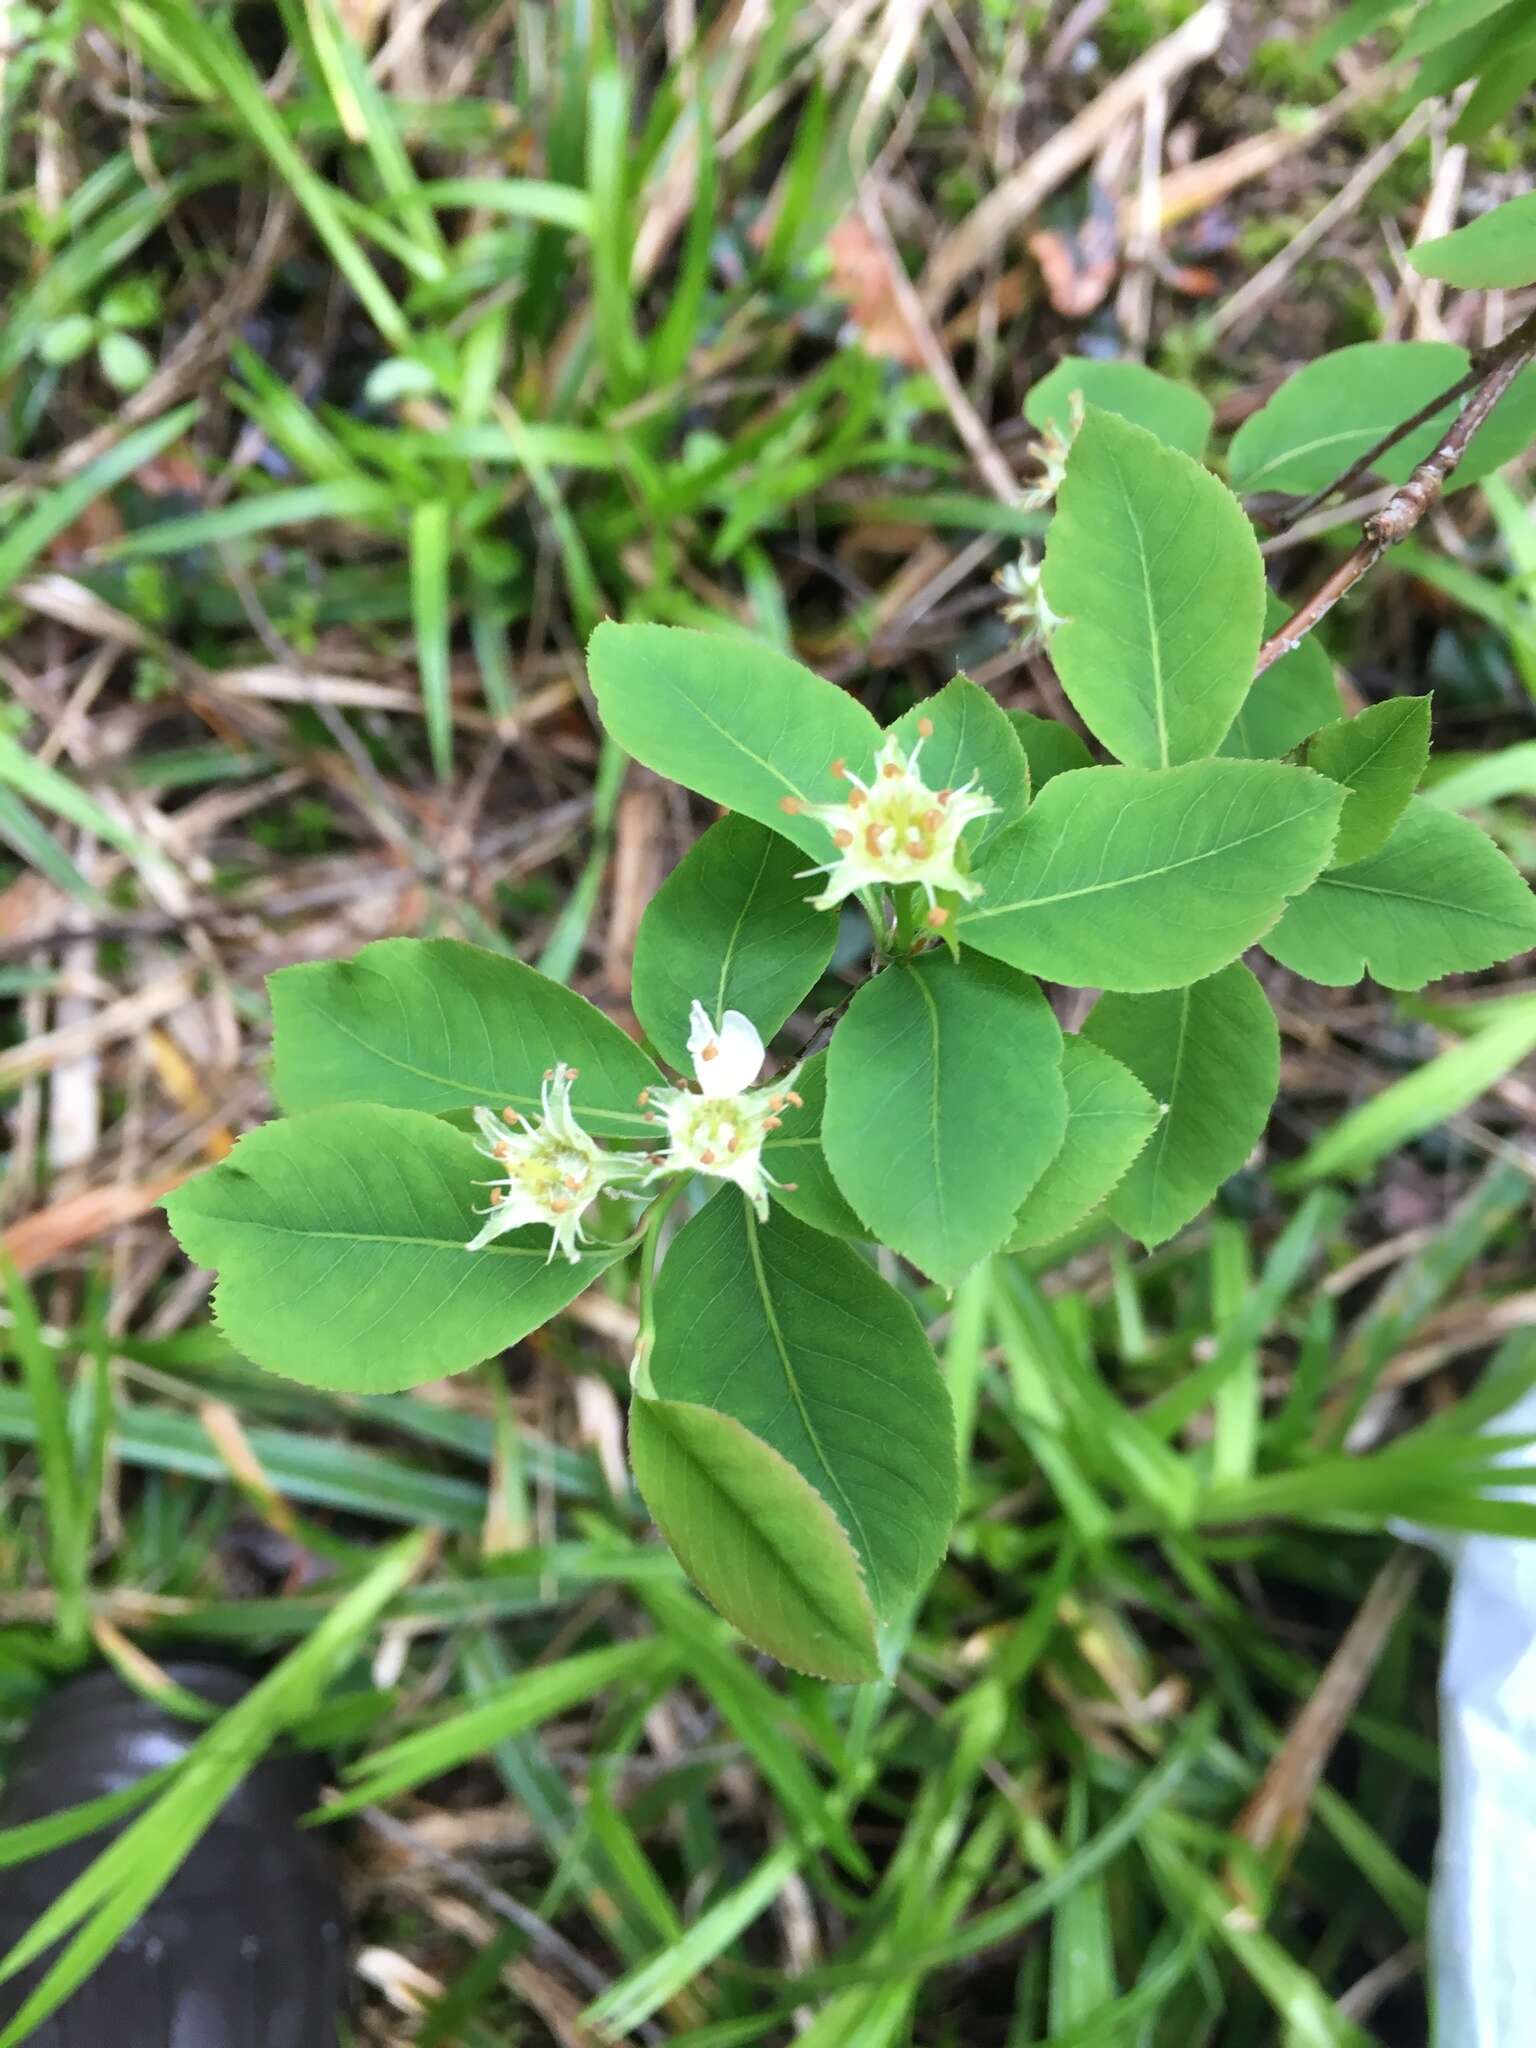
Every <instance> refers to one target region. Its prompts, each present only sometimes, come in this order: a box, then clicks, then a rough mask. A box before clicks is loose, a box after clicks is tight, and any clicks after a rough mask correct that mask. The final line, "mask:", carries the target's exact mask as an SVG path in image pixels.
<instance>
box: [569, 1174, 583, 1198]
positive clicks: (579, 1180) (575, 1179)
mask: <svg viewBox="0 0 1536 2048" xmlns="http://www.w3.org/2000/svg"><path fill="white" fill-rule="evenodd" d="M565 1184H566V1186H567V1187H568V1188H569V1189H570V1191H571V1193H572V1194H573V1195H579V1194H580V1193H581V1191H582V1189H583V1188H584V1187H585V1186H586V1178H585V1176H584V1175H583V1174H579V1173H568V1174H567V1175H566V1176H565Z"/></svg>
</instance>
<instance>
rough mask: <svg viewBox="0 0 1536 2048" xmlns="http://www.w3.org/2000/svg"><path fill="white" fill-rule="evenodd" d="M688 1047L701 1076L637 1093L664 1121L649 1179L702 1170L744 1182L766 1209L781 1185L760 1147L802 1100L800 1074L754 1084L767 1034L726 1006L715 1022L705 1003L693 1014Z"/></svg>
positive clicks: (760, 1209)
mask: <svg viewBox="0 0 1536 2048" xmlns="http://www.w3.org/2000/svg"><path fill="white" fill-rule="evenodd" d="M688 1027H689V1028H688V1051H689V1053H690V1054H691V1056H692V1059H693V1071H694V1073H695V1074H696V1075H697V1076H698V1082H699V1093H698V1094H697V1095H695V1094H694V1092H693V1090H692V1089H691V1088H647V1089H646V1091H645V1093H644V1094H643V1095H642V1096H641V1098H640V1100H641V1103H642V1104H643V1105H645V1107H646V1115H647V1117H648V1119H649V1120H650V1121H652V1122H661V1123H664V1124H665V1125H666V1127H667V1149H666V1151H665V1152H658V1153H653V1154H652V1155H651V1159H652V1165H651V1174H650V1178H651V1179H653V1180H655V1179H657V1178H659V1177H660V1176H661V1175H662V1174H668V1173H705V1174H709V1175H711V1176H712V1177H713V1178H714V1179H715V1180H728V1181H732V1182H734V1184H735V1185H736V1186H737V1187H739V1188H740V1189H741V1191H742V1193H743V1194H744V1195H745V1196H746V1198H747V1200H748V1201H749V1202H750V1203H751V1204H752V1207H753V1208H754V1209H755V1210H756V1211H757V1216H758V1220H759V1221H760V1222H765V1221H766V1220H767V1216H768V1190H769V1188H771V1187H775V1188H776V1187H778V1186H779V1185H780V1183H779V1182H778V1181H776V1180H775V1179H774V1177H773V1175H772V1174H771V1173H769V1171H768V1169H767V1168H766V1167H765V1166H764V1165H763V1146H764V1144H765V1143H766V1141H767V1138H768V1135H769V1133H770V1132H771V1131H776V1130H777V1129H778V1127H779V1123H780V1121H781V1119H780V1117H779V1115H778V1112H779V1111H780V1110H781V1109H783V1108H784V1106H785V1104H786V1103H791V1104H793V1105H794V1107H795V1108H796V1109H799V1108H800V1107H801V1106H802V1105H801V1101H800V1097H799V1096H798V1095H797V1094H796V1093H795V1087H794V1083H795V1075H796V1074H798V1073H799V1071H800V1070H799V1068H798V1067H797V1068H795V1070H794V1073H791V1074H788V1075H786V1076H785V1078H784V1079H783V1080H782V1081H776V1082H773V1083H772V1084H771V1085H770V1086H769V1087H767V1088H752V1087H751V1085H750V1084H751V1083H752V1082H753V1081H755V1080H756V1079H757V1076H758V1072H759V1069H760V1068H761V1067H762V1064H763V1041H762V1038H761V1036H760V1035H759V1033H758V1030H757V1027H756V1026H755V1025H754V1024H753V1023H752V1021H751V1019H750V1018H748V1017H744V1016H743V1015H742V1013H741V1012H740V1010H727V1011H726V1013H725V1015H724V1016H723V1017H722V1018H721V1019H720V1023H719V1026H718V1027H716V1025H714V1024H713V1023H712V1022H711V1021H710V1016H709V1012H708V1011H707V1010H706V1009H705V1007H704V1005H703V1004H702V1003H699V1002H696V1003H695V1004H694V1005H693V1007H692V1009H691V1010H690V1011H689V1013H688Z"/></svg>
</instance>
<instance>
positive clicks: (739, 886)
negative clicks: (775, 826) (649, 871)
mask: <svg viewBox="0 0 1536 2048" xmlns="http://www.w3.org/2000/svg"><path fill="white" fill-rule="evenodd" d="M804 867H805V856H804V854H802V853H800V852H799V851H798V850H797V849H796V848H795V847H793V846H791V845H790V843H789V841H788V840H787V839H781V838H780V837H779V835H778V834H777V833H776V832H770V831H769V830H768V828H767V826H766V825H759V824H758V823H756V821H755V820H754V819H751V818H737V817H730V818H722V819H721V820H720V821H719V823H718V824H715V825H711V826H710V828H709V830H708V831H707V832H706V833H705V834H704V835H703V837H702V838H701V839H700V840H699V842H698V844H697V845H696V846H694V847H693V848H692V849H691V850H690V851H689V853H688V854H687V855H686V856H685V857H684V858H683V859H682V860H681V861H679V863H678V865H677V866H676V867H675V868H674V869H673V871H672V873H671V874H670V875H669V876H668V877H667V879H666V881H664V882H663V883H662V885H661V887H660V888H659V889H658V890H657V892H656V894H655V896H653V897H652V899H651V901H650V902H649V903H648V904H647V906H646V909H645V914H644V916H643V917H642V918H641V920H640V929H639V931H638V933H637V934H636V936H635V965H634V989H633V999H634V1005H635V1015H636V1016H637V1017H638V1018H639V1019H640V1022H641V1023H642V1024H643V1025H644V1027H645V1030H646V1033H647V1035H648V1036H649V1038H650V1040H651V1043H652V1044H653V1045H654V1046H655V1047H656V1049H657V1051H658V1052H660V1053H661V1055H662V1056H663V1058H665V1059H667V1060H670V1061H671V1063H672V1065H673V1066H674V1067H679V1068H681V1069H682V1070H683V1071H684V1072H685V1073H686V1072H687V1071H688V1067H689V1055H688V1006H689V1004H690V1003H692V1002H694V1001H695V1000H697V1001H699V1002H701V1003H702V1004H703V1005H704V1007H705V1009H706V1010H708V1012H709V1014H710V1015H711V1017H713V1018H714V1020H715V1021H716V1023H718V1022H719V1020H720V1018H721V1016H722V1015H723V1014H724V1013H725V1011H727V1010H740V1011H742V1012H743V1013H744V1014H745V1015H746V1016H748V1017H750V1018H751V1019H752V1022H753V1023H754V1024H755V1025H756V1026H757V1028H758V1030H759V1031H760V1032H761V1033H762V1035H763V1037H764V1039H769V1038H771V1037H772V1036H773V1034H774V1032H776V1031H777V1030H778V1028H779V1026H780V1025H781V1024H782V1023H783V1022H784V1020H785V1018H786V1017H788V1016H789V1015H790V1014H791V1012H792V1011H793V1010H794V1009H795V1007H796V1005H797V1004H798V1003H799V1002H800V1000H801V998H802V997H803V996H804V995H805V994H806V992H807V990H809V989H811V988H814V987H815V985H816V983H817V982H818V981H819V980H820V979H821V977H822V975H823V974H824V973H825V972H826V969H827V963H828V961H829V960H830V959H831V958H832V949H833V947H834V946H835V945H836V943H837V916H836V913H835V912H833V911H830V910H812V908H811V907H810V904H809V903H808V902H807V901H806V896H807V888H808V885H807V883H806V882H805V881H804V880H803V879H800V880H797V879H796V877H797V876H800V875H802V873H803V870H804Z"/></svg>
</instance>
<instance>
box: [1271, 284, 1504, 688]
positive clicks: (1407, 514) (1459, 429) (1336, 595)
mask: <svg viewBox="0 0 1536 2048" xmlns="http://www.w3.org/2000/svg"><path fill="white" fill-rule="evenodd" d="M1490 354H1492V355H1494V356H1496V357H1497V361H1495V362H1493V363H1492V364H1491V365H1490V366H1489V367H1486V368H1484V369H1483V370H1482V371H1481V372H1480V373H1479V374H1480V381H1478V382H1477V383H1476V386H1475V389H1473V391H1472V396H1471V397H1470V399H1468V401H1467V403H1466V405H1465V406H1463V408H1462V410H1461V411H1460V412H1459V413H1458V414H1457V416H1456V418H1455V420H1453V421H1452V423H1451V425H1450V426H1449V427H1447V429H1446V431H1445V433H1444V434H1443V435H1442V436H1441V438H1440V442H1439V444H1438V446H1437V447H1435V448H1434V449H1433V450H1432V451H1431V452H1430V453H1429V454H1428V455H1426V456H1425V458H1424V460H1423V461H1422V462H1421V463H1419V465H1418V466H1417V468H1416V469H1415V470H1414V472H1413V474H1412V476H1410V477H1409V479H1408V481H1407V483H1405V484H1404V485H1403V486H1402V488H1401V489H1400V490H1397V491H1394V492H1393V494H1392V496H1391V497H1390V498H1389V499H1388V500H1387V502H1386V504H1385V505H1383V506H1382V508H1381V510H1380V511H1379V512H1373V513H1372V514H1371V516H1370V518H1369V519H1367V520H1366V522H1365V533H1364V537H1363V538H1362V539H1361V540H1360V541H1359V542H1358V543H1357V545H1356V546H1355V547H1353V548H1352V549H1351V550H1350V552H1349V553H1348V554H1347V555H1346V556H1345V557H1344V559H1343V561H1342V562H1340V564H1339V566H1338V567H1337V568H1336V569H1335V570H1334V571H1333V573H1332V574H1331V575H1330V576H1328V577H1327V578H1326V579H1325V580H1324V581H1323V582H1322V583H1321V584H1320V585H1319V586H1318V588H1317V589H1316V590H1315V591H1313V593H1312V595H1311V596H1310V597H1309V598H1308V599H1307V601H1306V603H1305V604H1303V605H1302V606H1301V607H1300V609H1299V610H1298V611H1297V612H1296V613H1295V614H1294V615H1293V616H1292V617H1291V618H1290V619H1288V620H1287V621H1286V623H1285V624H1284V625H1283V626H1282V627H1281V628H1280V630H1279V632H1278V633H1275V634H1273V635H1272V636H1271V637H1270V638H1269V639H1268V640H1266V641H1265V643H1264V645H1263V646H1262V647H1261V648H1260V649H1259V658H1258V661H1257V663H1256V665H1255V667H1254V676H1255V678H1257V677H1259V676H1261V675H1263V673H1264V671H1265V670H1266V669H1267V668H1270V667H1272V666H1273V665H1274V663H1275V662H1277V661H1279V660H1280V658H1281V656H1282V655H1286V654H1289V653H1290V652H1291V651H1292V649H1293V648H1295V647H1296V646H1297V645H1299V643H1300V642H1301V640H1302V639H1303V638H1304V637H1305V635H1306V634H1308V633H1310V632H1311V630H1312V628H1313V627H1314V626H1315V625H1316V624H1317V623H1318V621H1319V620H1320V619H1322V618H1325V617H1326V616H1327V614H1328V613H1329V612H1330V611H1332V609H1333V607H1334V606H1335V605H1336V604H1337V603H1338V601H1339V599H1340V598H1341V597H1343V596H1345V595H1346V593H1347V592H1349V591H1351V590H1353V588H1354V587H1355V585H1356V584H1357V583H1358V582H1359V581H1360V579H1361V577H1362V576H1364V575H1366V574H1367V573H1368V572H1369V571H1370V570H1371V569H1373V568H1374V567H1375V566H1376V564H1377V563H1378V562H1379V561H1380V560H1381V558H1382V556H1383V555H1384V554H1385V553H1386V551H1387V549H1388V548H1390V547H1395V546H1396V545H1397V543H1398V542H1399V541H1402V540H1406V539H1407V538H1408V536H1409V534H1410V533H1412V532H1413V530H1414V528H1415V527H1416V526H1417V525H1418V524H1419V522H1420V520H1421V519H1423V517H1424V515H1425V513H1426V512H1427V511H1428V510H1429V508H1430V506H1431V505H1433V504H1434V502H1435V500H1436V499H1437V498H1438V497H1439V496H1440V494H1441V492H1442V491H1443V490H1444V489H1445V486H1446V484H1447V483H1448V482H1449V480H1450V478H1451V477H1452V476H1453V475H1454V474H1455V472H1456V469H1457V467H1458V466H1459V464H1460V462H1461V459H1462V457H1463V456H1464V455H1465V454H1466V452H1467V448H1468V446H1469V444H1470V442H1471V440H1472V437H1473V435H1474V434H1475V433H1476V432H1477V430H1478V428H1479V427H1480V426H1481V425H1482V424H1483V422H1484V420H1486V419H1487V417H1488V415H1489V414H1490V413H1491V412H1492V411H1493V408H1494V407H1495V406H1496V405H1497V404H1498V402H1499V400H1500V399H1501V398H1502V397H1503V396H1504V394H1505V392H1506V391H1507V390H1508V389H1509V387H1510V385H1511V384H1513V382H1514V381H1515V379H1516V377H1518V376H1519V374H1520V372H1521V371H1522V370H1523V369H1524V368H1525V366H1526V364H1527V363H1528V362H1530V360H1531V358H1532V356H1536V314H1533V315H1532V317H1531V318H1530V319H1529V320H1526V321H1523V322H1522V323H1521V325H1520V326H1519V327H1517V328H1516V329H1515V330H1514V332H1513V333H1512V334H1511V335H1509V336H1508V337H1507V338H1506V339H1505V341H1503V342H1501V343H1500V344H1499V345H1498V347H1497V348H1496V349H1495V350H1492V351H1490ZM1445 402H1446V399H1445V396H1442V397H1440V398H1438V399H1436V400H1435V401H1434V405H1433V407H1432V408H1431V409H1430V410H1431V411H1438V409H1439V408H1440V407H1441V406H1442V405H1444V404H1445ZM1416 423H1417V420H1410V421H1407V422H1405V424H1404V426H1403V427H1401V428H1399V429H1397V430H1395V431H1394V433H1393V434H1391V435H1390V436H1388V440H1387V441H1386V442H1383V443H1382V447H1386V446H1388V445H1389V444H1390V442H1391V441H1394V440H1396V439H1397V438H1398V437H1399V435H1400V434H1402V433H1405V432H1407V431H1408V430H1409V429H1410V428H1411V427H1412V426H1414V425H1415V424H1416ZM1379 453H1380V449H1375V450H1372V451H1371V453H1370V454H1369V455H1367V456H1365V457H1362V458H1361V460H1362V462H1364V463H1367V464H1368V463H1369V462H1370V461H1372V460H1373V459H1374V457H1375V456H1376V455H1377V454H1379ZM1360 467H1361V465H1360V464H1359V463H1357V464H1356V465H1355V469H1354V470H1351V471H1349V472H1348V473H1347V474H1346V475H1345V476H1344V477H1342V478H1341V479H1340V482H1339V484H1338V485H1336V486H1335V488H1342V487H1343V486H1344V485H1347V484H1349V483H1351V482H1353V481H1354V480H1355V473H1356V470H1359V469H1360Z"/></svg>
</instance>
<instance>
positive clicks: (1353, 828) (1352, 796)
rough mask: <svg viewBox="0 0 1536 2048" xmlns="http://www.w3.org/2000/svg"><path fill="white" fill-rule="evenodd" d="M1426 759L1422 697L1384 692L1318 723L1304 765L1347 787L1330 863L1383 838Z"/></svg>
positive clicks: (1372, 848)
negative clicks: (1354, 710)
mask: <svg viewBox="0 0 1536 2048" xmlns="http://www.w3.org/2000/svg"><path fill="white" fill-rule="evenodd" d="M1428 765H1429V699H1428V698H1427V697H1389V698H1388V699H1387V701H1386V703H1384V704H1371V705H1368V706H1367V708H1366V709H1365V710H1364V711H1362V712H1361V713H1360V714H1359V715H1358V716H1357V717H1355V718H1340V719H1338V720H1336V721H1335V722H1334V723H1333V724H1332V725H1325V726H1324V727H1323V729H1322V731H1321V732H1320V733H1318V734H1317V735H1316V736H1315V738H1314V739H1313V740H1312V741H1311V742H1310V743H1309V745H1308V747H1307V766H1308V767H1309V768H1315V769H1316V770H1317V772H1318V774H1319V775H1326V776H1327V777H1328V779H1329V781H1330V782H1337V783H1339V784H1341V785H1342V786H1343V787H1344V788H1345V789H1347V790H1348V791H1349V794H1348V796H1347V797H1346V798H1345V799H1344V808H1343V810H1342V811H1341V812H1340V814H1339V836H1338V839H1337V841H1336V843H1335V845H1334V849H1333V865H1334V866H1335V867H1336V868H1343V867H1348V866H1350V865H1351V864H1352V863H1353V862H1355V861H1357V860H1364V859H1365V857H1366V856H1367V854H1372V853H1375V852H1376V851H1377V849H1378V848H1379V847H1381V846H1384V845H1385V844H1386V842H1387V839H1388V837H1389V836H1390V834H1391V831H1392V828H1393V826H1394V825H1395V824H1396V823H1397V821H1398V819H1399V818H1400V817H1401V816H1402V815H1403V812H1404V811H1405V810H1406V809H1407V808H1408V799H1409V798H1410V797H1411V796H1412V795H1413V792H1414V791H1415V790H1416V789H1417V788H1418V786H1419V778H1420V776H1421V775H1422V774H1423V773H1424V770H1425V768H1426V767H1427V766H1428Z"/></svg>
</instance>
